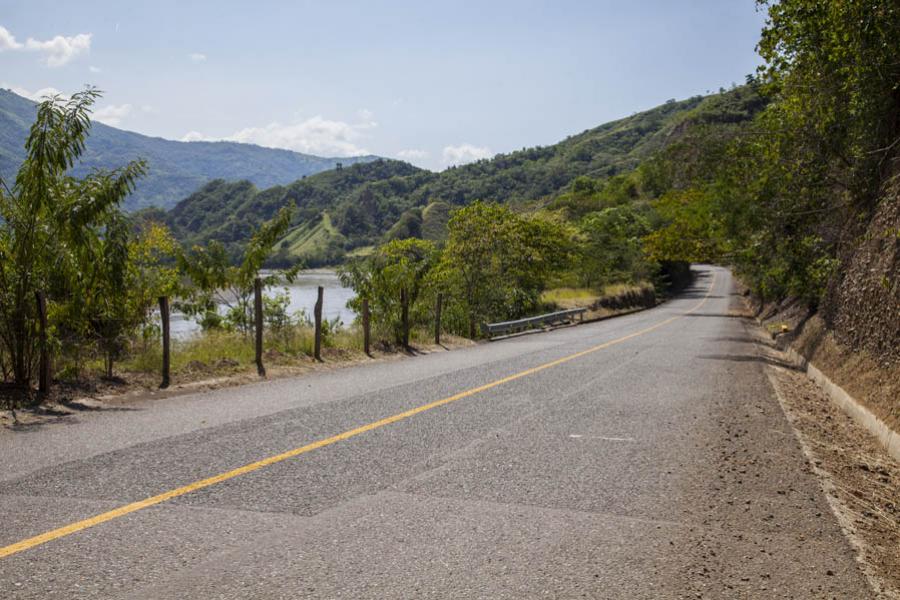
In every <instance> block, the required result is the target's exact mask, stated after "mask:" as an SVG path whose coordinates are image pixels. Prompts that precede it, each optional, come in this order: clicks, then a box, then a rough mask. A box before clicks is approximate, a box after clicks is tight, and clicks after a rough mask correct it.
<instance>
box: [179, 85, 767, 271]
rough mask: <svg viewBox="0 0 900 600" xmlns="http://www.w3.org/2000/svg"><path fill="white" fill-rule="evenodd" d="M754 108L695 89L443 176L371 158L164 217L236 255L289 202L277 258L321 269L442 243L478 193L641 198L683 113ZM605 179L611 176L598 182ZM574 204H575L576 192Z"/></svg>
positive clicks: (519, 199)
mask: <svg viewBox="0 0 900 600" xmlns="http://www.w3.org/2000/svg"><path fill="white" fill-rule="evenodd" d="M739 93H741V92H740V91H738V90H735V91H732V92H729V93H727V94H723V96H727V97H729V98H730V97H731V96H733V95H737V94H739ZM752 110H754V107H753V106H752V105H751V104H750V103H749V102H743V101H734V102H727V101H724V100H722V101H719V102H718V103H715V102H711V101H710V100H709V99H704V98H702V97H700V96H697V97H694V98H690V99H688V100H684V101H681V102H672V103H667V104H665V105H662V106H659V107H657V108H655V109H652V110H649V111H645V112H641V113H637V114H635V115H632V116H630V117H627V118H625V119H621V120H619V121H615V122H612V123H607V124H605V125H601V126H600V127H597V128H594V129H591V130H588V131H585V132H583V133H580V134H578V135H575V136H572V137H569V138H567V139H565V140H563V141H561V142H560V143H558V144H555V145H553V146H546V147H538V148H528V149H523V150H521V151H517V152H512V153H509V154H499V155H497V156H496V157H494V158H492V159H490V160H482V161H478V162H476V163H472V164H468V165H463V166H459V167H453V168H450V169H447V170H445V171H443V172H441V173H431V172H428V171H423V170H421V169H417V168H415V167H413V166H411V165H408V164H406V163H402V162H398V161H391V160H375V161H372V162H368V163H365V164H356V165H353V166H350V167H345V168H343V169H342V170H340V171H337V170H335V171H327V172H324V173H319V174H317V175H312V176H310V177H306V178H305V179H302V180H300V181H297V182H294V183H292V184H290V185H286V186H277V187H273V188H270V189H266V190H263V191H259V190H257V189H256V188H255V187H254V186H253V185H251V184H249V183H247V182H243V183H226V182H225V181H216V182H211V183H209V184H208V185H206V186H204V187H203V188H201V189H199V190H197V191H196V192H195V193H194V194H192V195H191V196H190V197H188V198H186V199H184V200H183V201H182V202H180V203H179V204H178V205H177V206H176V207H174V208H173V209H172V210H171V211H170V212H169V213H168V216H167V223H168V225H169V226H170V227H171V229H172V231H173V232H175V235H176V236H177V237H178V238H179V239H180V240H181V241H182V242H183V243H184V244H185V245H188V246H190V245H194V244H201V245H203V244H206V243H207V242H209V241H212V240H217V241H219V242H221V243H222V244H224V245H225V248H226V251H227V252H228V254H229V255H231V256H232V259H233V260H236V259H237V258H236V257H237V255H238V254H239V253H240V247H241V244H243V243H244V242H245V241H246V240H247V239H249V236H250V234H251V232H252V231H253V229H254V228H255V227H257V226H258V225H259V224H260V223H261V222H263V221H265V220H266V219H269V218H271V217H272V215H274V214H275V212H276V211H277V210H278V209H279V208H281V207H283V206H287V205H293V206H295V207H296V208H297V212H296V213H295V218H294V222H293V223H292V228H291V230H290V231H289V232H288V234H287V235H286V237H285V238H284V240H282V241H283V242H286V243H285V244H284V246H283V247H280V248H279V249H278V252H277V253H276V255H275V256H274V257H273V261H274V263H276V264H278V265H287V264H290V263H291V262H292V261H296V260H303V261H304V262H306V263H307V264H309V265H312V266H318V265H324V264H336V263H338V262H340V261H341V260H343V259H344V258H345V256H346V254H347V253H349V252H352V251H353V249H355V248H358V247H363V246H371V245H377V244H379V243H381V242H384V241H388V240H391V239H402V238H404V237H418V238H423V239H430V240H433V241H443V240H444V239H445V238H446V236H447V230H446V224H447V221H448V220H449V213H450V211H451V209H452V208H456V207H461V206H466V205H468V204H470V203H472V202H474V201H476V200H479V199H490V200H492V201H495V202H500V203H504V204H508V205H511V206H514V207H517V208H523V207H526V206H527V207H530V208H535V207H539V206H541V205H543V204H546V203H547V202H549V201H551V200H552V199H553V198H554V197H556V196H558V195H560V194H564V195H565V194H566V193H567V192H568V191H569V189H570V186H571V185H572V182H573V180H575V179H576V178H578V177H586V178H588V179H586V180H585V181H591V182H593V183H592V184H596V185H597V186H600V188H602V190H601V194H600V196H601V197H600V198H599V199H598V198H591V199H590V201H589V202H588V204H587V205H585V206H583V207H574V209H573V212H572V215H573V218H577V217H580V216H583V215H584V214H586V213H587V212H591V211H593V210H600V209H601V208H606V207H608V206H613V205H617V204H622V203H627V202H629V201H631V199H633V198H635V197H637V195H639V190H638V187H639V186H640V181H639V180H638V178H637V177H635V176H632V175H630V174H629V173H630V172H631V171H632V170H633V169H634V168H635V167H636V166H637V165H639V164H640V163H641V162H642V161H643V160H645V159H647V158H648V157H650V156H651V155H653V154H654V153H655V152H657V151H658V150H659V149H661V148H663V147H664V146H665V145H667V144H670V143H672V140H673V139H675V138H677V137H678V135H679V131H680V128H681V127H682V126H683V122H684V119H685V116H686V115H689V114H695V115H696V116H695V118H696V120H698V121H699V120H701V119H703V120H704V121H703V122H704V123H714V124H718V123H724V122H729V123H730V122H732V121H734V120H736V119H739V118H741V116H742V115H743V114H744V113H749V112H751V111H752ZM741 111H744V112H743V113H742V112H741ZM606 179H610V182H609V183H603V181H604V180H606ZM592 191H593V190H592ZM582 192H583V190H579V191H577V192H576V193H575V195H576V196H580V195H581V194H582ZM588 195H589V194H588ZM597 200H599V201H600V203H598V202H597ZM561 202H562V203H565V202H566V200H562V201H561ZM573 202H574V203H575V204H577V199H576V200H574V201H573ZM325 213H327V214H328V215H329V218H330V222H331V223H332V224H333V226H334V228H335V229H336V231H335V232H327V236H326V235H324V234H325V233H326V231H324V230H321V229H318V230H317V229H316V226H317V223H318V220H319V219H320V218H322V215H323V214H325ZM313 230H316V231H315V233H314V234H313V233H311V232H313ZM307 235H310V236H311V235H315V237H316V242H315V243H314V244H302V243H297V242H298V240H299V238H301V237H305V236H307Z"/></svg>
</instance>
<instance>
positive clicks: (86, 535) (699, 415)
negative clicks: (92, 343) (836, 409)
mask: <svg viewBox="0 0 900 600" xmlns="http://www.w3.org/2000/svg"><path fill="white" fill-rule="evenodd" d="M698 270H699V274H698V278H697V283H696V285H695V286H694V287H693V288H691V289H689V290H687V292H686V293H684V294H682V295H681V296H680V297H678V298H677V299H675V300H672V301H670V302H667V303H665V304H663V305H661V306H659V307H657V308H655V309H652V310H648V311H644V312H641V313H636V314H633V315H629V316H626V317H622V318H618V319H613V320H609V321H603V322H599V323H594V324H588V325H584V326H579V327H573V328H568V329H560V330H556V331H553V332H550V333H546V334H540V335H530V336H522V337H518V338H512V339H508V340H504V341H501V342H494V343H491V344H482V345H478V346H476V347H472V348H468V349H464V350H459V351H454V352H450V353H440V354H432V355H428V356H422V357H417V358H414V359H409V360H403V361H396V362H390V363H380V364H372V365H366V366H361V367H356V368H348V369H342V370H338V371H333V372H328V373H320V374H316V375H311V376H308V377H302V378H297V379H285V380H277V381H270V382H262V383H259V384H253V385H248V386H244V387H240V388H232V389H226V390H218V391H212V392H206V393H202V394H195V395H189V396H181V397H177V398H170V399H166V400H157V401H148V402H143V403H136V404H135V405H134V406H133V407H129V408H130V409H129V410H122V411H103V412H99V413H92V414H87V415H83V416H80V417H79V418H77V419H73V420H72V421H70V422H67V423H60V424H54V425H50V426H46V427H43V428H39V429H35V430H32V431H27V432H11V431H4V432H0V456H3V458H4V463H3V464H4V466H3V469H2V470H0V514H2V515H3V518H2V523H3V526H2V527H0V548H2V550H0V556H2V558H0V597H3V598H7V597H10V598H154V599H155V598H185V597H190V598H247V597H259V598H307V597H308V598H419V597H434V598H683V597H721V598H735V597H750V598H756V597H758V598H780V597H785V598H824V597H828V598H831V597H837V598H867V597H870V596H871V592H870V590H869V588H868V587H867V586H866V582H865V579H864V577H863V575H862V574H861V572H860V571H859V569H858V567H857V565H856V562H855V560H854V556H853V553H852V551H851V549H850V547H849V545H848V543H847V542H846V540H845V538H844V537H843V535H842V534H841V532H840V529H839V527H838V524H837V522H836V520H835V518H834V517H833V516H832V514H831V512H830V511H829V508H828V504H827V502H826V500H825V497H824V495H823V494H822V492H821V490H820V488H819V485H818V483H817V481H816V480H815V478H814V476H813V475H812V474H811V473H810V469H809V467H808V465H807V463H806V460H805V459H804V457H803V454H802V452H801V450H800V448H799V445H798V443H797V441H796V438H795V437H794V434H793V431H792V430H791V428H790V426H789V424H788V423H787V421H786V419H785V417H784V415H783V414H782V412H781V409H780V407H779V403H778V401H777V399H776V398H775V396H774V393H773V391H772V388H771V386H770V385H769V382H768V379H767V377H766V375H765V373H764V370H763V369H764V368H765V364H764V362H763V360H762V359H761V358H760V357H759V356H758V355H757V354H756V352H755V350H754V347H753V344H752V342H751V340H750V338H749V336H748V335H747V333H746V331H745V329H744V324H743V322H742V320H741V319H739V318H736V317H734V315H733V314H731V312H730V310H729V309H730V307H731V306H732V303H733V302H735V298H734V293H733V285H732V280H731V275H730V273H729V272H728V271H727V270H725V269H721V268H717V267H699V268H698ZM260 461H263V462H260ZM210 478H215V479H210ZM151 500H152V501H151ZM41 536H43V537H41Z"/></svg>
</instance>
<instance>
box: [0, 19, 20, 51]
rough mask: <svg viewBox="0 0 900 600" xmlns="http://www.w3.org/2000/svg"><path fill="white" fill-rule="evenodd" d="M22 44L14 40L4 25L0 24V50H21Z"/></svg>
mask: <svg viewBox="0 0 900 600" xmlns="http://www.w3.org/2000/svg"><path fill="white" fill-rule="evenodd" d="M21 49H22V44H20V43H19V42H17V41H16V37H15V36H14V35H13V34H11V33H10V32H9V30H8V29H7V28H6V27H3V26H2V25H0V52H3V51H4V50H21Z"/></svg>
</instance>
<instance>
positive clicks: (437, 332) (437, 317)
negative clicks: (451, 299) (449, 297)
mask: <svg viewBox="0 0 900 600" xmlns="http://www.w3.org/2000/svg"><path fill="white" fill-rule="evenodd" d="M443 303H444V295H443V294H441V293H440V292H438V295H437V302H436V304H435V306H434V343H435V344H436V345H438V346H440V345H441V308H442V306H441V305H442V304H443Z"/></svg>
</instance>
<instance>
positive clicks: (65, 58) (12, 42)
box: [0, 26, 93, 67]
mask: <svg viewBox="0 0 900 600" xmlns="http://www.w3.org/2000/svg"><path fill="white" fill-rule="evenodd" d="M92 35H93V34H90V33H79V34H78V35H73V36H64V35H57V36H56V37H54V38H52V39H49V40H45V41H41V40H36V39H34V38H28V39H27V40H25V43H24V44H22V43H20V42H18V41H16V38H15V36H14V35H13V34H11V33H10V32H9V30H8V29H6V28H5V27H2V26H0V52H2V51H4V50H20V51H30V52H40V53H41V54H43V55H44V58H43V60H44V63H45V64H46V65H47V66H48V67H61V66H63V65H65V64H68V63H69V62H70V61H71V60H72V59H73V58H75V57H76V56H78V55H79V54H83V53H85V52H88V51H90V49H91V36H92Z"/></svg>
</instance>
